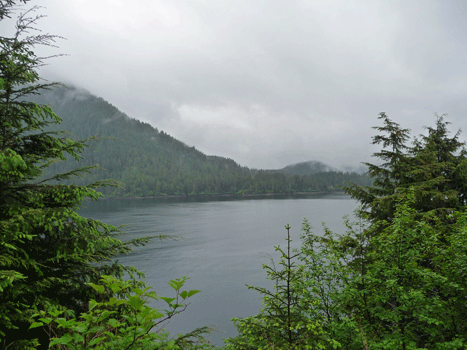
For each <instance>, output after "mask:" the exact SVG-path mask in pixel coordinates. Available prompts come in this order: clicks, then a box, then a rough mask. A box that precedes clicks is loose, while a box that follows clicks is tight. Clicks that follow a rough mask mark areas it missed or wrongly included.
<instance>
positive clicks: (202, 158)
mask: <svg viewBox="0 0 467 350" xmlns="http://www.w3.org/2000/svg"><path fill="white" fill-rule="evenodd" d="M29 99H30V100H31V101H33V102H35V103H41V104H47V105H50V106H51V107H52V109H53V110H54V112H55V113H57V115H59V116H60V118H62V119H63V121H62V123H60V124H59V125H50V126H48V127H47V128H46V129H45V130H47V131H58V130H61V129H63V130H66V131H67V132H69V133H70V134H71V136H70V137H72V138H73V139H75V140H85V139H89V138H92V137H95V138H94V139H92V141H91V142H89V147H87V148H85V150H84V152H83V154H82V156H83V157H84V158H83V159H81V160H80V161H79V162H77V161H76V160H75V159H74V158H72V157H69V159H68V160H67V161H65V162H57V163H54V164H51V165H50V166H49V167H48V168H47V169H45V172H44V178H46V177H47V176H52V175H54V174H58V173H64V172H67V171H70V170H72V169H74V168H76V167H78V166H93V165H96V164H98V165H99V168H96V169H92V170H90V173H89V174H85V176H83V178H78V179H76V178H75V179H73V180H72V181H73V183H76V184H79V185H84V184H86V183H88V182H92V181H100V180H104V179H113V180H116V181H118V182H120V183H121V185H122V186H121V187H108V188H103V189H101V191H102V193H103V194H105V195H106V196H110V197H135V196H136V197H145V196H163V195H205V194H231V195H233V194H235V195H242V194H264V193H295V192H316V191H335V190H338V189H339V186H341V185H343V184H344V182H345V181H350V182H353V183H356V184H359V185H369V184H370V183H371V181H370V179H369V177H368V176H366V175H362V174H358V173H348V172H345V173H344V172H340V171H328V172H326V171H321V172H318V173H314V174H306V173H300V172H298V174H294V173H293V172H291V171H290V169H288V168H286V169H284V171H282V170H276V171H271V170H257V169H249V168H247V167H242V166H240V165H238V164H237V163H235V162H234V161H233V160H232V159H228V158H223V157H217V156H207V155H205V154H203V153H202V152H200V151H198V150H196V149H195V148H194V147H189V146H187V145H186V144H184V143H183V142H181V141H178V140H176V139H175V138H173V137H171V136H170V135H168V134H167V133H165V132H164V131H159V130H157V129H155V128H153V127H152V126H151V125H149V124H147V123H144V122H141V121H139V120H136V119H132V118H129V117H128V116H127V115H125V114H123V113H122V112H120V111H119V110H118V109H117V108H116V107H114V106H113V105H111V104H110V103H108V102H106V101H104V100H103V99H102V98H99V97H96V96H93V95H91V94H90V93H88V92H86V91H84V90H82V89H78V88H75V87H69V88H65V87H56V88H55V89H53V90H52V91H45V92H44V93H41V95H38V96H31V97H29ZM318 170H319V168H318ZM65 183H71V182H65Z"/></svg>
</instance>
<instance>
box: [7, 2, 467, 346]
mask: <svg viewBox="0 0 467 350" xmlns="http://www.w3.org/2000/svg"><path fill="white" fill-rule="evenodd" d="M23 3H24V4H26V3H27V0H22V1H15V0H8V1H2V2H0V20H1V21H3V20H5V19H7V18H9V17H11V16H17V25H16V35H14V36H12V37H0V45H1V48H0V113H1V114H0V115H1V118H0V198H1V201H0V300H1V303H0V344H1V345H0V346H1V348H2V349H70V350H71V349H83V350H84V349H216V347H215V346H213V345H211V344H209V342H208V341H207V340H206V339H205V335H206V334H207V333H209V332H210V331H212V329H210V328H209V327H206V326H203V325H193V328H194V330H193V331H191V332H189V333H187V334H184V335H178V336H176V337H172V336H171V335H170V334H169V333H168V332H166V331H165V330H164V329H159V328H158V325H160V324H161V323H162V322H165V321H167V320H169V319H171V318H172V317H175V318H176V317H179V314H180V313H182V312H183V311H184V310H185V309H186V307H187V304H188V301H189V300H190V298H191V297H193V296H194V295H196V294H198V293H199V291H198V290H186V289H185V287H184V286H185V284H186V281H187V278H186V277H181V278H174V279H173V280H171V282H170V286H171V287H172V289H173V296H171V297H167V296H161V295H159V294H157V293H155V292H154V291H151V287H150V286H146V285H145V283H144V273H143V272H141V271H138V270H137V269H135V268H134V267H131V266H124V265H122V264H120V263H119V262H118V261H116V260H115V259H114V258H115V257H118V256H119V255H122V254H126V253H128V252H129V251H131V248H132V247H136V246H140V245H144V244H146V243H148V242H149V241H150V240H151V239H155V238H161V239H164V238H166V237H163V236H162V237H161V236H159V237H145V238H139V239H134V240H131V241H126V242H122V241H121V240H119V238H118V233H119V228H117V227H114V226H111V225H108V224H105V223H103V222H100V221H97V220H93V219H87V218H83V217H81V216H80V215H78V214H77V209H79V208H80V206H81V205H82V202H83V200H84V199H85V198H90V199H93V200H98V199H99V197H101V196H102V193H100V192H98V191H97V189H98V188H101V187H102V186H104V187H105V186H110V187H111V189H112V186H113V185H114V182H112V181H110V180H109V181H105V180H102V179H100V178H98V179H97V180H96V181H95V182H92V181H91V182H90V183H86V184H79V183H76V182H71V183H64V182H63V181H64V180H71V179H74V178H75V177H76V175H79V174H80V173H82V172H84V173H86V171H87V170H90V168H89V166H91V165H89V166H88V164H93V162H95V159H93V158H92V156H91V159H89V160H85V161H89V163H84V167H82V168H81V169H67V170H66V172H65V173H55V171H53V172H52V173H51V175H49V177H48V178H45V176H46V175H45V174H47V171H48V169H49V168H50V167H53V166H55V165H56V163H57V161H65V159H66V158H67V157H72V158H74V159H79V158H80V157H82V155H83V154H84V155H86V153H83V152H84V151H85V148H86V142H84V141H81V140H79V139H78V140H77V139H74V138H70V137H69V135H68V134H66V133H62V132H58V131H51V130H50V129H49V127H51V126H53V125H58V124H59V123H60V122H61V119H60V117H59V116H58V115H57V114H56V113H57V111H54V110H53V109H52V108H51V107H50V106H49V105H47V104H42V103H39V102H33V101H31V100H27V99H25V97H26V96H29V95H31V94H42V93H46V92H47V89H51V88H54V87H55V86H56V83H48V82H43V81H42V80H40V77H39V74H38V67H39V66H40V65H41V64H43V61H42V59H41V58H40V57H37V56H36V54H35V53H34V48H35V47H36V46H37V45H51V44H53V42H54V38H55V37H54V36H53V35H49V34H46V35H42V34H41V35H37V36H30V35H28V29H30V28H31V27H35V26H36V25H38V22H39V20H40V18H41V17H40V15H38V13H37V12H38V11H39V10H40V9H39V8H37V7H32V8H30V9H29V10H25V11H23V12H22V13H21V14H19V15H18V14H17V12H16V10H17V7H18V6H19V5H21V4H23ZM117 117H118V118H120V119H122V118H121V117H119V116H117ZM445 119H446V116H438V117H437V118H436V121H435V124H434V125H433V126H428V127H427V129H426V133H425V134H424V135H421V136H419V137H417V138H412V137H411V134H410V130H408V129H404V128H402V127H401V126H400V125H399V124H397V123H395V122H393V121H392V120H391V119H390V118H389V117H388V116H387V115H386V114H385V113H380V115H379V119H378V120H379V126H376V127H374V129H375V130H376V135H375V136H374V137H373V143H374V144H377V145H380V146H381V150H380V151H378V152H376V153H375V154H374V157H375V159H376V160H377V162H376V163H377V164H367V165H368V167H369V172H368V174H369V176H370V178H371V184H370V185H360V184H358V183H347V184H345V185H343V190H344V191H345V192H346V193H347V194H349V195H350V196H352V197H353V198H354V199H356V200H357V201H358V202H359V203H360V204H361V206H360V208H359V209H358V211H357V217H358V218H359V220H358V222H357V223H352V222H348V221H347V222H346V227H347V231H346V232H344V233H334V232H331V231H330V230H329V229H326V231H325V235H324V236H322V237H321V236H316V235H314V234H313V233H312V231H311V227H310V225H309V223H308V222H307V221H306V220H305V221H304V222H303V226H302V235H301V247H300V248H299V249H297V250H292V249H291V248H290V236H289V229H290V227H288V226H286V232H287V242H288V244H287V246H286V247H282V248H281V247H279V246H277V247H276V249H277V251H279V252H280V253H281V255H282V258H281V260H280V262H279V263H278V264H276V265H272V266H268V265H265V266H264V268H265V271H266V274H267V276H268V278H270V279H271V280H273V281H275V282H276V284H275V285H276V287H275V289H273V290H266V289H264V288H259V287H255V286H250V288H252V289H256V290H257V291H259V292H260V294H261V295H262V296H263V310H262V311H261V312H260V313H259V314H257V315H255V316H251V317H247V318H244V319H233V320H232V321H233V323H234V324H235V325H236V327H237V329H238V335H237V336H236V337H233V338H229V339H225V349H229V350H233V349H239V350H240V349H287V350H291V349H325V350H331V349H346V350H357V349H358V350H360V349H381V350H383V349H384V350H396V349H397V350H399V349H403V350H407V349H411V350H422V349H465V348H466V347H467V327H466V322H465V317H466V316H465V315H466V314H467V305H466V293H467V278H466V273H467V271H466V266H467V213H466V205H467V202H466V201H467V159H466V155H467V151H466V149H465V143H464V142H462V141H461V140H460V135H461V134H460V131H459V132H457V133H456V134H454V135H452V134H451V133H450V132H449V130H448V126H449V122H447V121H446V120H445ZM124 122H126V121H124ZM140 126H141V129H144V130H147V132H148V139H150V137H151V136H150V135H151V133H152V132H153V131H152V130H151V129H150V128H149V127H148V126H147V125H144V124H141V125H140ZM60 127H63V125H60ZM161 134H162V133H161ZM102 136H106V135H105V134H104V132H103V135H102ZM112 136H113V137H114V136H115V135H112ZM156 140H157V142H161V143H162V142H167V143H174V144H176V145H177V147H181V148H182V149H183V150H185V148H186V147H185V146H183V145H180V143H179V142H178V141H176V140H174V139H173V138H171V137H169V136H166V135H165V134H162V136H161V137H160V138H158V139H156ZM99 142H100V141H99ZM98 145H101V144H100V143H98ZM182 146H183V147H182ZM102 147H104V146H103V143H102ZM148 147H149V146H148ZM122 151H123V149H122ZM109 152H110V149H109ZM179 154H181V153H179ZM135 156H136V155H135ZM196 156H199V157H200V158H202V155H200V154H199V153H195V152H194V151H193V153H192V154H191V155H188V153H187V157H193V158H194V157H196ZM108 158H113V157H110V156H109V157H108ZM85 159H86V158H85ZM167 159H168V158H167ZM173 159H174V162H175V163H177V160H178V158H173ZM146 160H147V161H150V160H149V158H147V159H146ZM128 161H129V160H128ZM218 161H219V164H222V165H223V166H224V165H225V164H230V165H231V166H232V167H235V166H236V165H235V164H234V163H229V161H226V160H222V159H220V160H218ZM188 164H191V165H190V166H191V167H193V168H194V167H196V164H197V163H196V162H192V163H188ZM210 164H212V163H210ZM214 164H215V162H214ZM109 165H110V163H109ZM132 166H133V165H132V164H131V163H129V164H128V165H126V167H127V168H125V171H131V170H128V168H130V169H131V167H132ZM171 166H172V165H171V164H170V163H167V164H166V165H165V168H163V169H170V167H171ZM173 166H175V165H173ZM220 168H222V167H219V168H218V169H217V170H218V171H219V172H220V171H221V170H220ZM55 170H57V169H55ZM116 171H118V169H117V170H116ZM212 171H213V172H216V167H215V166H213V168H212ZM238 171H239V172H241V171H242V170H241V169H239V170H238ZM200 172H201V170H200ZM257 174H262V173H261V172H258V173H257ZM263 175H264V176H265V178H267V176H266V174H262V175H258V176H263ZM276 176H280V174H277V175H276ZM323 176H324V175H323ZM326 176H327V175H326ZM333 176H334V175H333ZM336 176H337V175H336ZM299 178H300V177H299ZM92 180H93V179H92ZM180 181H182V180H181V178H180ZM232 181H233V179H232ZM252 186H255V184H253V185H252ZM213 188H215V187H213ZM239 188H241V187H239ZM190 189H191V188H190ZM173 190H174V191H175V188H173ZM191 190H192V189H191ZM231 190H232V189H231ZM235 190H236V191H237V190H238V189H237V188H235ZM187 191H188V190H187ZM167 192H168V191H167ZM156 193H157V192H156ZM125 276H126V277H125ZM154 299H156V300H157V299H159V300H162V301H164V302H165V303H166V304H167V308H166V309H165V310H158V309H154V308H151V307H150V306H148V302H149V300H154Z"/></svg>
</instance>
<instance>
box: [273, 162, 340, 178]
mask: <svg viewBox="0 0 467 350" xmlns="http://www.w3.org/2000/svg"><path fill="white" fill-rule="evenodd" d="M279 171H280V172H284V173H287V174H292V175H311V174H316V173H324V172H327V171H339V170H337V169H335V168H333V167H331V166H329V165H327V164H324V163H323V162H320V161H318V160H310V161H308V162H301V163H295V164H291V165H288V166H286V167H285V168H282V169H279Z"/></svg>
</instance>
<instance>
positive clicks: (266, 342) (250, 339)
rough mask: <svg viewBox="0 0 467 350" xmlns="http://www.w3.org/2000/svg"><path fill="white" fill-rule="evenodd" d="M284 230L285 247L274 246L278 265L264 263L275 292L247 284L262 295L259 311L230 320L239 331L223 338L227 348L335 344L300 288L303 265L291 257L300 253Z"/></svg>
mask: <svg viewBox="0 0 467 350" xmlns="http://www.w3.org/2000/svg"><path fill="white" fill-rule="evenodd" d="M286 229H287V239H286V240H287V250H286V251H284V250H283V249H282V248H280V246H277V247H275V248H276V251H279V252H280V253H281V261H280V262H279V265H281V266H282V269H281V270H277V269H276V268H275V266H274V264H273V265H272V266H269V265H263V268H264V269H265V270H267V275H268V279H270V280H273V281H276V285H275V286H274V291H269V290H267V289H266V288H259V287H252V286H248V288H249V289H255V290H257V291H259V293H260V294H262V295H263V306H264V308H263V309H262V310H261V313H260V314H258V315H256V316H252V317H247V318H244V319H237V318H234V319H232V321H233V322H234V324H235V326H236V327H237V329H238V332H239V333H240V334H239V335H238V336H236V337H234V338H230V339H226V340H225V342H226V349H231V350H234V349H252V350H253V349H255V350H256V349H325V348H326V347H327V346H337V345H338V343H337V342H334V341H332V340H331V339H329V334H328V333H327V332H326V331H325V330H324V329H323V328H322V326H321V322H320V319H319V316H318V314H317V313H316V312H315V305H316V304H317V303H318V302H319V301H318V300H317V299H316V298H314V297H310V294H308V293H306V291H305V290H304V289H303V284H302V280H303V278H304V277H305V274H304V266H303V265H297V264H296V262H295V261H294V259H296V258H298V257H299V256H300V254H299V253H297V252H296V251H294V252H293V253H292V252H291V250H290V242H291V241H292V240H291V239H290V231H289V230H290V226H289V225H286Z"/></svg>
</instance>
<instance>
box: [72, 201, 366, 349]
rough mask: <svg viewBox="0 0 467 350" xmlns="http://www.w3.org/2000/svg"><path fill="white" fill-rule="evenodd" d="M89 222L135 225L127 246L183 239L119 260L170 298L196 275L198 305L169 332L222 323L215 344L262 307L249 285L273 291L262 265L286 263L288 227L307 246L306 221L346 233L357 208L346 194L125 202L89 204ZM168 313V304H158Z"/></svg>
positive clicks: (193, 302) (127, 231)
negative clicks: (173, 284)
mask: <svg viewBox="0 0 467 350" xmlns="http://www.w3.org/2000/svg"><path fill="white" fill-rule="evenodd" d="M86 206H87V208H84V209H83V210H81V211H80V214H81V215H82V216H85V217H91V218H94V219H99V220H101V221H103V222H105V223H108V224H112V225H117V226H118V225H121V224H127V225H128V226H127V227H126V228H125V229H124V231H125V234H124V235H122V236H121V239H122V240H128V239H131V238H137V237H144V236H149V235H159V234H167V235H176V236H180V237H182V239H181V240H179V241H174V240H165V241H160V240H158V239H157V240H153V241H151V242H150V243H149V244H148V245H146V246H145V247H138V248H136V249H135V250H134V251H133V252H132V253H131V254H129V255H127V256H122V257H119V261H120V262H121V263H123V264H125V265H133V266H135V267H137V268H138V269H139V270H141V271H143V272H145V274H146V283H147V285H148V286H152V287H153V288H154V290H155V291H156V292H157V293H158V294H160V295H163V296H169V297H171V296H173V292H172V290H171V288H170V287H169V286H168V284H167V283H168V282H169V281H170V280H171V279H174V278H177V277H181V276H188V277H190V280H188V281H187V283H186V285H185V289H187V290H189V289H197V290H201V291H202V293H199V294H197V295H195V296H193V297H192V298H191V300H190V301H191V304H190V305H189V307H188V308H187V309H186V311H185V312H183V313H182V314H180V315H177V316H176V317H174V318H173V319H172V320H171V321H170V323H169V324H167V325H166V326H165V328H166V329H167V330H168V331H170V332H171V334H173V335H175V334H177V333H186V332H189V331H191V330H193V329H194V328H196V327H201V326H207V325H214V326H215V328H216V329H217V330H219V332H215V333H213V334H212V335H211V336H209V337H208V339H209V340H210V341H211V342H212V343H213V344H215V345H219V346H221V345H222V344H223V341H222V338H227V337H232V336H235V334H236V330H235V328H234V326H233V324H232V322H231V321H230V319H231V318H233V317H247V316H250V315H254V314H257V313H258V312H259V311H260V309H261V296H260V295H259V294H258V292H256V291H254V290H248V289H247V287H246V286H245V284H249V285H254V286H259V287H268V288H272V282H270V281H268V280H267V279H266V272H265V271H264V270H263V269H262V264H264V263H270V259H271V258H274V261H275V262H277V261H278V257H279V255H278V253H277V252H275V251H274V246H275V245H281V246H282V247H285V244H286V242H285V237H286V230H285V228H284V225H285V224H287V223H288V224H290V225H291V227H292V229H291V237H292V239H293V242H292V247H295V248H298V247H299V245H300V239H299V236H300V228H301V224H302V222H303V219H304V218H307V219H308V221H309V222H310V223H311V225H312V226H313V227H314V230H313V232H314V233H315V234H321V233H323V229H322V227H321V223H322V222H325V223H326V225H327V226H328V227H329V228H330V229H331V230H333V231H334V232H343V230H344V225H343V220H342V217H343V216H344V215H349V216H351V215H352V213H353V210H354V209H355V208H356V207H357V203H356V202H355V201H354V200H352V199H350V198H349V197H348V196H344V195H336V194H334V195H320V196H308V197H306V198H291V197H281V196H276V197H257V198H247V199H232V198H225V197H219V198H211V199H206V198H204V199H203V198H198V199H196V198H190V199H177V198H172V199H152V198H146V199H124V200H104V201H99V202H98V203H86ZM151 306H153V307H158V308H161V307H163V306H164V305H163V304H158V303H155V304H151Z"/></svg>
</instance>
